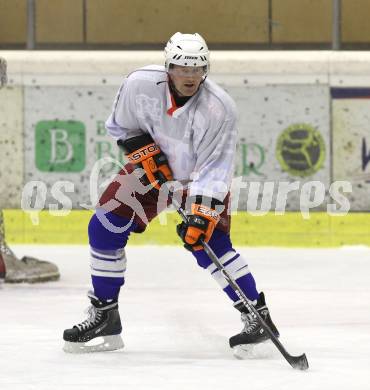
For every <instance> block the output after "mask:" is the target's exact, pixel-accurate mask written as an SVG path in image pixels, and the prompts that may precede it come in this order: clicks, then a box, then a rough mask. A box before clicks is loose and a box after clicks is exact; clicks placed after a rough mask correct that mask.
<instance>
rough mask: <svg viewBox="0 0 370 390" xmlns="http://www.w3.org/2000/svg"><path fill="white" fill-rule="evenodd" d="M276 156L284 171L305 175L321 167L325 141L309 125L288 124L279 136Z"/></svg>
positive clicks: (323, 158) (294, 174)
mask: <svg viewBox="0 0 370 390" xmlns="http://www.w3.org/2000/svg"><path fill="white" fill-rule="evenodd" d="M276 157H277V159H278V161H279V163H280V165H281V167H282V168H283V170H284V171H286V172H288V173H290V174H291V175H292V176H300V177H306V176H310V175H313V174H314V173H316V172H317V171H318V170H319V169H321V167H322V165H323V163H324V160H325V142H324V139H323V138H322V135H321V134H320V133H319V132H318V131H317V130H316V129H315V128H314V127H312V126H311V125H308V124H306V123H299V124H294V125H292V126H289V127H288V128H287V129H285V130H284V131H283V132H282V133H281V134H280V136H279V138H278V140H277V145H276Z"/></svg>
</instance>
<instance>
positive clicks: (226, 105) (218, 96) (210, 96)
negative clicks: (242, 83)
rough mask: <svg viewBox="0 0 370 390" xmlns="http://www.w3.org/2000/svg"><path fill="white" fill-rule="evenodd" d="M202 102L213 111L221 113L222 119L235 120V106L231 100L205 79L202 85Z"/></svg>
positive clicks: (221, 89) (217, 86) (221, 90)
mask: <svg viewBox="0 0 370 390" xmlns="http://www.w3.org/2000/svg"><path fill="white" fill-rule="evenodd" d="M203 88H204V91H203V92H204V93H203V99H202V100H203V101H204V103H205V104H208V105H209V106H210V107H212V108H213V109H218V111H220V112H223V114H224V118H225V120H226V119H235V118H236V116H237V109H236V104H235V102H234V100H233V98H232V97H231V96H230V95H229V94H228V93H227V92H226V91H225V90H224V89H223V88H221V87H220V86H219V85H218V84H216V83H215V82H214V81H212V80H210V79H206V81H205V82H204V84H203Z"/></svg>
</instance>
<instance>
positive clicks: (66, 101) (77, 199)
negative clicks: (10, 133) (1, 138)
mask: <svg viewBox="0 0 370 390" xmlns="http://www.w3.org/2000/svg"><path fill="white" fill-rule="evenodd" d="M117 90H118V86H117V88H115V87H112V86H95V87H81V86H80V87H77V86H76V87H60V86H58V87H51V86H45V87H26V88H25V132H26V141H25V149H26V150H25V162H26V164H25V171H26V172H25V183H26V185H28V186H29V189H28V190H29V192H30V193H32V191H34V197H35V196H36V195H35V194H36V187H37V186H39V187H38V188H37V193H38V197H37V198H36V200H34V202H39V206H40V208H42V207H43V206H45V207H48V206H49V205H50V204H52V205H55V206H53V207H55V208H58V209H60V208H61V207H60V205H59V206H58V202H57V200H56V199H60V196H58V195H60V193H65V194H66V196H67V197H68V198H69V199H70V200H71V201H72V206H73V208H81V207H82V205H93V204H95V202H96V201H97V196H98V195H97V194H98V193H101V192H102V190H103V189H104V185H102V186H100V185H101V184H102V183H103V182H104V181H106V180H107V179H108V178H110V177H112V175H114V174H115V173H116V172H117V171H118V170H119V165H117V164H115V163H114V161H115V160H117V161H121V162H122V161H123V157H122V154H121V153H120V151H119V149H118V147H117V145H116V143H115V141H114V140H113V139H112V138H111V137H110V136H108V135H107V134H106V130H105V127H104V122H105V120H106V119H107V117H108V116H109V114H110V112H111V107H112V104H113V101H114V98H115V94H116V92H117ZM102 157H107V158H108V159H111V160H112V161H108V162H107V163H105V164H104V165H103V166H101V167H99V169H98V172H97V175H98V180H97V181H96V180H95V181H94V183H93V184H94V188H90V178H91V174H92V171H93V167H94V164H95V163H96V161H97V160H100V159H101V158H102ZM27 183H28V184H27ZM42 183H44V184H45V186H44V185H43V184H42ZM33 188H35V190H32V189H33ZM94 194H95V195H94ZM67 203H68V202H67ZM66 206H67V204H66Z"/></svg>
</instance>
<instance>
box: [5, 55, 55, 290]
mask: <svg viewBox="0 0 370 390" xmlns="http://www.w3.org/2000/svg"><path fill="white" fill-rule="evenodd" d="M6 81H7V73H6V61H5V59H4V58H1V57H0V88H1V87H2V86H4V85H5V84H6ZM59 277H60V275H59V270H58V267H57V266H56V265H54V264H52V263H49V262H48V261H41V260H38V259H35V258H34V257H29V256H24V257H22V259H18V258H17V256H15V254H14V253H13V252H12V250H11V249H10V248H9V246H8V245H7V243H6V241H5V230H4V221H3V213H2V211H1V210H0V280H1V279H5V282H7V283H21V282H28V283H36V282H46V281H50V280H57V279H59Z"/></svg>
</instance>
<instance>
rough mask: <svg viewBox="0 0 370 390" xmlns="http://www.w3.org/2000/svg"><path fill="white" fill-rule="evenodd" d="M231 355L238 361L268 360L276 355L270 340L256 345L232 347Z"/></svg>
mask: <svg viewBox="0 0 370 390" xmlns="http://www.w3.org/2000/svg"><path fill="white" fill-rule="evenodd" d="M233 355H234V357H235V358H237V359H240V360H247V359H268V358H272V357H274V356H275V355H276V352H275V348H274V345H273V344H272V342H271V341H270V340H265V341H263V342H261V343H257V344H241V345H237V346H235V347H233Z"/></svg>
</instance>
